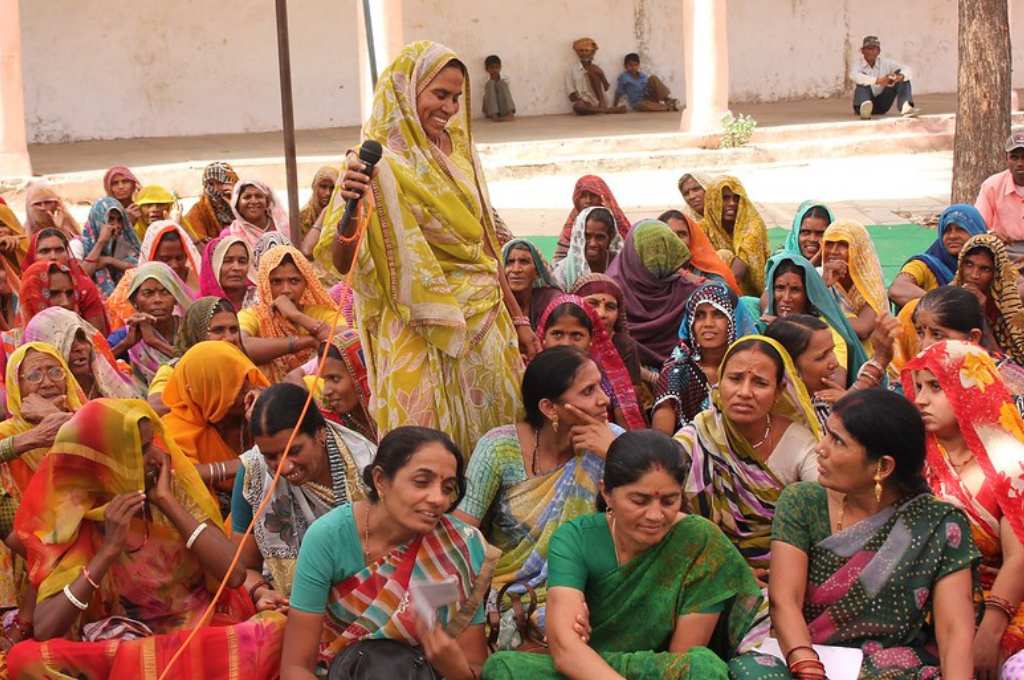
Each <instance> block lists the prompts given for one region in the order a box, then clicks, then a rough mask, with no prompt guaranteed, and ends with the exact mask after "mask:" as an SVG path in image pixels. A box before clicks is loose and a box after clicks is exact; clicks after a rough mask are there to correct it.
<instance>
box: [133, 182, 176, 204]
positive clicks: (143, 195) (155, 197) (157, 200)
mask: <svg viewBox="0 0 1024 680" xmlns="http://www.w3.org/2000/svg"><path fill="white" fill-rule="evenodd" d="M177 202H178V197H177V196H175V195H174V194H173V193H171V192H170V191H168V190H167V189H165V188H163V187H162V186H160V185H159V184H147V185H146V186H144V187H142V188H141V189H139V193H137V194H135V205H137V206H143V205H174V204H175V203H177Z"/></svg>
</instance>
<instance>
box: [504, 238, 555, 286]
mask: <svg viewBox="0 0 1024 680" xmlns="http://www.w3.org/2000/svg"><path fill="white" fill-rule="evenodd" d="M513 250H528V251H529V252H530V257H531V258H532V259H533V267H534V269H536V270H537V278H536V279H535V280H534V282H533V287H534V288H559V289H561V288H562V283H561V281H559V280H558V277H556V276H555V273H554V271H552V269H551V265H549V264H548V261H547V259H545V257H544V255H543V254H541V252H540V250H538V249H537V246H535V245H533V244H532V243H530V242H529V241H527V240H526V239H524V238H516V239H512V240H511V241H509V242H508V243H506V244H505V245H504V246H503V247H502V249H501V260H502V263H503V264H505V265H506V266H508V258H509V253H511V252H512V251H513Z"/></svg>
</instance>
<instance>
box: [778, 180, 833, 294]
mask: <svg viewBox="0 0 1024 680" xmlns="http://www.w3.org/2000/svg"><path fill="white" fill-rule="evenodd" d="M811 208H821V209H822V210H824V211H825V212H826V213H828V223H829V224H832V222H834V221H835V219H836V218H835V215H833V214H832V209H831V208H829V207H828V206H827V205H825V204H824V203H822V202H821V201H815V200H813V199H812V200H807V201H804V202H803V203H801V204H800V207H799V208H797V209H796V214H795V215H793V224H792V226H790V228H789V234H787V235H786V243H785V245H783V246H782V251H783V252H784V253H792V254H793V255H799V256H800V257H803V256H804V253H803V251H802V250H800V226H801V225H802V224H803V223H804V216H806V215H807V213H809V212H810V211H811ZM768 280H769V281H770V280H771V279H768ZM766 285H767V284H766Z"/></svg>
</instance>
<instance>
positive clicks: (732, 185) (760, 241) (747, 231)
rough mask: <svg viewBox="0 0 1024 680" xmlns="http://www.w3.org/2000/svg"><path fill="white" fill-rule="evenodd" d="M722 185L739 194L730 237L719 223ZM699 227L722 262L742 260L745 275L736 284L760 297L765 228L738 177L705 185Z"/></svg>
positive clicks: (764, 261) (727, 177) (762, 282)
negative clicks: (702, 210)
mask: <svg viewBox="0 0 1024 680" xmlns="http://www.w3.org/2000/svg"><path fill="white" fill-rule="evenodd" d="M726 187H728V188H729V190H731V191H732V192H733V193H734V194H737V195H739V197H740V204H739V207H738V208H737V210H736V222H735V223H734V224H733V228H732V235H731V236H730V235H729V232H727V231H726V230H725V227H723V226H722V189H725V188H726ZM700 227H701V229H703V230H704V234H705V235H706V236H707V237H708V239H709V240H710V241H711V245H712V246H714V248H715V250H717V251H718V254H719V256H721V257H722V259H723V260H725V263H726V264H729V265H731V264H732V258H733V257H738V258H739V259H740V260H742V261H743V262H744V263H746V265H747V274H746V276H744V277H743V280H742V281H740V282H739V284H740V286H741V287H742V288H743V292H744V293H746V294H747V295H755V296H760V295H761V293H762V291H764V269H765V263H766V262H767V261H768V229H767V227H766V226H765V224H764V220H763V219H761V215H760V214H759V213H758V212H757V208H755V207H754V204H753V203H752V202H751V200H750V199H749V198H748V197H747V190H746V189H744V188H743V184H742V183H741V182H740V181H739V180H738V179H736V178H735V177H732V176H730V175H722V176H721V177H716V178H715V180H714V181H712V182H711V184H710V185H707V187H706V189H705V191H704V219H703V220H701V222H700Z"/></svg>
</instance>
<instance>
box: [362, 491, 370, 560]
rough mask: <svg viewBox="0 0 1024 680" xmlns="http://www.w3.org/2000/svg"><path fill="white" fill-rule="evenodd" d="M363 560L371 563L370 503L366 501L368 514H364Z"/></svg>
mask: <svg viewBox="0 0 1024 680" xmlns="http://www.w3.org/2000/svg"><path fill="white" fill-rule="evenodd" d="M363 560H364V561H365V562H366V564H369V563H370V503H369V502H367V503H366V514H365V515H363Z"/></svg>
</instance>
